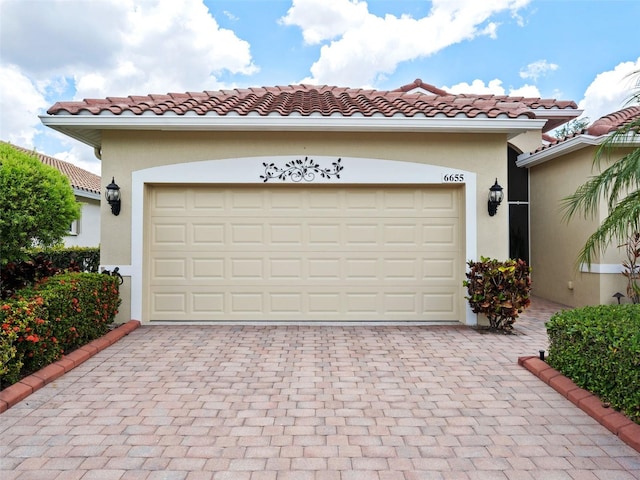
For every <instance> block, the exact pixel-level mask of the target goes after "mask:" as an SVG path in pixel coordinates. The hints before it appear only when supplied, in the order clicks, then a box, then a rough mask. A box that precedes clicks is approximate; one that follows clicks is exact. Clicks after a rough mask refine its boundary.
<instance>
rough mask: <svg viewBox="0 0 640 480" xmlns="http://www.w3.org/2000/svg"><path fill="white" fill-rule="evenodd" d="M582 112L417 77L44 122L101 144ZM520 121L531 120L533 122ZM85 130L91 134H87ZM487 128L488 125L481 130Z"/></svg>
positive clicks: (118, 102) (164, 103)
mask: <svg viewBox="0 0 640 480" xmlns="http://www.w3.org/2000/svg"><path fill="white" fill-rule="evenodd" d="M576 109H577V106H576V104H575V103H574V102H572V101H558V100H554V99H540V98H525V97H508V96H504V95H456V94H451V93H448V92H446V91H444V90H441V89H438V88H436V87H434V86H432V85H429V84H425V83H423V82H422V81H421V80H420V79H416V80H415V81H414V82H413V83H411V84H408V85H405V86H402V87H400V88H399V89H396V90H373V89H362V88H355V89H354V88H346V87H336V86H328V85H324V86H316V85H289V86H276V87H259V88H244V89H240V88H237V89H233V90H217V91H204V92H186V93H168V94H166V95H145V96H128V97H107V98H105V99H86V100H83V101H78V102H58V103H56V104H55V105H53V106H52V107H51V108H50V109H49V110H48V111H47V113H48V116H43V117H41V119H42V122H43V123H44V124H45V125H47V126H50V127H52V128H54V129H56V130H59V131H62V132H63V133H65V134H67V135H70V136H73V137H75V138H78V139H79V140H81V141H83V142H85V143H88V144H89V145H93V146H94V147H99V145H100V143H101V135H100V134H99V130H100V129H106V128H125V126H126V128H129V127H131V128H133V127H134V126H138V127H142V128H147V129H151V128H159V125H160V124H161V125H162V128H174V129H194V130H197V129H208V130H213V129H227V130H231V129H235V130H242V129H245V130H258V129H261V128H264V129H270V130H275V129H298V130H304V129H325V130H326V129H329V130H330V129H338V128H339V129H341V130H348V129H351V130H354V131H355V130H356V129H359V130H361V131H365V130H367V129H375V128H378V129H382V128H387V129H391V128H393V129H396V130H399V129H403V128H404V129H406V130H410V129H413V130H419V129H422V130H426V129H427V128H430V127H432V126H435V125H438V127H437V128H438V129H439V131H445V130H446V128H449V130H448V131H468V130H469V129H470V128H480V126H481V125H482V123H483V121H485V120H495V121H493V122H492V127H491V128H493V129H494V130H493V131H498V128H500V129H502V130H500V131H507V130H506V129H507V126H506V125H507V124H508V125H509V126H510V127H509V128H520V129H521V130H520V131H524V130H526V129H527V128H528V129H531V128H542V129H543V131H547V130H549V129H552V128H555V127H556V126H557V125H560V124H562V123H565V122H566V121H568V120H570V119H572V118H575V117H576V116H578V115H579V114H580V112H579V111H578V110H576ZM70 116H71V117H73V118H69V117H70ZM158 117H161V118H162V120H160V119H159V118H158ZM116 119H117V120H116ZM399 120H402V122H400V121H399ZM469 120H474V122H471V123H470V122H469ZM514 120H518V121H529V122H528V123H527V124H526V125H527V126H525V123H522V125H520V124H517V123H514ZM532 120H537V122H531V121H532ZM445 121H446V123H445ZM505 121H508V122H505ZM501 122H502V123H501ZM445 125H446V127H445ZM514 125H516V127H514ZM82 128H85V129H86V131H84V132H82V131H80V130H81V129H82ZM456 129H457V130H456ZM487 129H488V127H487V126H483V127H482V128H481V129H480V130H477V131H487Z"/></svg>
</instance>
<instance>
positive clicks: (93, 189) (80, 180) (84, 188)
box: [1, 142, 101, 196]
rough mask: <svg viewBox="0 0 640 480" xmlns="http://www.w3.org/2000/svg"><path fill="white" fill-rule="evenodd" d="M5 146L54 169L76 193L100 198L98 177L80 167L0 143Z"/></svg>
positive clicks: (33, 151)
mask: <svg viewBox="0 0 640 480" xmlns="http://www.w3.org/2000/svg"><path fill="white" fill-rule="evenodd" d="M1 143H4V144H6V145H11V146H12V147H13V148H15V149H16V150H19V151H21V152H24V153H27V154H29V155H34V156H36V157H37V158H38V159H39V160H40V161H41V162H42V163H44V164H45V165H49V166H50V167H53V168H55V169H56V170H58V171H59V172H60V173H62V174H63V175H64V176H65V177H67V178H68V179H69V182H70V183H71V186H72V187H73V189H74V190H76V191H78V192H87V193H93V194H96V195H98V196H100V190H101V186H100V176H98V175H96V174H94V173H91V172H89V171H87V170H84V169H82V168H80V167H76V166H75V165H74V164H72V163H69V162H65V161H63V160H59V159H57V158H54V157H50V156H48V155H44V154H43V153H38V152H36V151H35V150H29V149H27V148H23V147H18V146H17V145H13V144H11V143H8V142H1Z"/></svg>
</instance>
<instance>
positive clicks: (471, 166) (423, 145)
mask: <svg viewBox="0 0 640 480" xmlns="http://www.w3.org/2000/svg"><path fill="white" fill-rule="evenodd" d="M270 155H272V156H277V155H301V156H305V155H309V156H311V157H313V156H314V155H316V156H335V157H359V158H373V159H384V160H398V161H406V162H418V163H425V164H432V165H442V166H448V167H451V168H456V169H463V170H467V171H472V172H476V173H477V193H476V195H477V212H475V213H476V216H477V224H478V238H477V245H478V256H487V257H494V258H500V259H504V258H507V256H508V252H509V245H508V240H509V235H508V209H507V208H505V206H504V205H503V206H502V208H500V209H498V213H497V215H496V216H495V217H489V215H488V213H487V195H488V192H489V188H490V187H491V185H493V182H494V180H495V178H496V177H497V178H498V180H499V182H501V184H502V185H506V183H507V161H506V155H507V137H506V135H504V134H471V135H470V134H464V135H463V134H422V133H406V134H391V133H375V134H371V133H342V132H331V133H325V132H317V133H308V132H301V133H298V132H149V131H139V132H130V131H126V132H122V131H107V132H104V133H103V145H102V179H103V183H104V184H105V186H106V184H107V183H109V182H110V181H111V177H112V176H113V177H115V179H116V182H117V183H118V184H119V185H120V188H121V193H122V211H121V213H120V215H119V216H118V217H115V216H113V215H111V214H105V212H106V211H107V210H106V209H108V205H106V202H103V203H105V206H103V216H102V224H101V232H102V234H101V235H102V236H101V249H102V250H101V263H102V264H106V265H130V264H131V260H132V259H131V231H130V228H129V227H130V225H131V193H130V192H131V174H132V172H134V171H136V170H141V169H146V168H150V167H154V166H159V165H171V164H179V163H189V162H195V161H204V160H215V159H225V158H241V157H252V156H270ZM185 168H186V167H185ZM203 183H206V180H204V181H203ZM505 195H506V191H505ZM127 285H128V284H127V283H125V285H123V288H122V290H123V305H122V308H121V314H120V317H119V320H125V319H126V318H127V316H128V315H129V311H128V305H129V301H128V299H129V297H128V295H129V292H128V287H127ZM125 298H126V300H125Z"/></svg>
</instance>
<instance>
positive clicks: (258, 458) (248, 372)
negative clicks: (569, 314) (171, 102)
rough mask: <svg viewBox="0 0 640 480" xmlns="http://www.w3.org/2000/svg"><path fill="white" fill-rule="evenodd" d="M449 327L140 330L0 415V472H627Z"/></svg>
mask: <svg viewBox="0 0 640 480" xmlns="http://www.w3.org/2000/svg"><path fill="white" fill-rule="evenodd" d="M560 308H561V306H559V305H556V304H552V303H548V302H545V301H542V300H539V299H534V303H533V306H532V307H531V308H530V309H529V310H528V311H527V312H525V314H524V315H523V316H522V317H521V318H520V319H519V320H518V321H517V322H516V324H515V326H516V335H495V334H488V333H482V332H480V331H478V330H475V329H472V328H467V327H462V326H434V327H428V326H424V327H423V326H363V325H350V326H313V325H310V326H309V325H304V326H293V325H291V326H268V325H265V326H180V325H176V326H152V327H147V326H144V327H141V328H139V329H137V330H135V331H134V332H132V333H131V334H130V335H128V336H127V337H125V338H123V339H122V340H120V341H119V342H117V343H116V344H114V345H112V346H111V347H109V348H107V349H106V350H103V351H102V352H100V353H98V354H97V355H96V356H94V357H93V358H91V359H89V360H88V361H87V362H85V363H83V364H82V365H80V366H79V367H77V368H76V369H74V370H72V371H70V372H68V373H67V374H65V375H64V376H62V377H60V378H59V379H57V380H55V381H54V382H52V383H50V384H49V385H47V386H45V387H44V388H42V389H41V390H38V391H37V392H35V393H34V394H32V395H31V396H29V397H28V398H26V399H25V400H23V401H22V402H20V403H19V404H17V405H15V406H14V407H12V408H11V409H9V410H7V411H6V412H4V413H3V414H2V415H0V478H2V479H3V480H11V479H33V480H37V479H46V480H53V479H81V480H93V479H95V480H102V479H104V480H112V479H113V480H125V479H136V480H138V479H139V480H155V479H167V480H173V479H176V480H186V479H188V480H192V479H193V480H195V479H211V480H223V479H233V480H285V479H296V480H323V479H330V480H369V479H373V480H387V479H393V480H414V479H464V480H467V479H469V480H474V479H491V480H495V479H497V480H501V479H509V480H520V479H523V480H525V479H545V480H556V479H567V480H568V479H573V480H590V479H596V480H616V479H639V478H640V455H639V454H638V453H637V452H636V451H635V450H634V449H632V448H631V447H629V446H627V445H626V444H625V443H623V442H622V441H621V440H620V439H618V437H617V436H615V435H613V434H612V433H610V432H609V431H608V430H607V429H606V428H604V427H603V426H601V425H600V424H598V423H597V422H596V421H595V420H593V419H592V418H591V417H589V416H588V415H587V414H585V413H584V412H583V411H582V410H580V409H579V408H577V407H576V406H574V405H573V404H572V403H570V402H569V401H568V400H567V399H565V398H564V397H563V396H561V395H560V394H559V393H557V392H556V391H555V390H553V389H552V388H551V387H549V386H548V385H546V384H545V383H544V382H542V381H541V380H540V379H538V378H537V377H535V376H534V375H532V374H531V373H530V372H528V371H527V370H526V369H524V368H522V367H520V366H518V365H517V358H518V357H519V356H524V355H537V354H538V351H539V350H541V349H546V347H547V339H546V333H545V330H544V322H545V321H546V320H547V319H548V318H549V316H550V315H551V314H552V313H553V312H555V311H557V310H559V309H560Z"/></svg>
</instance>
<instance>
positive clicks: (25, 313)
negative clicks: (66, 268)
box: [0, 273, 120, 386]
mask: <svg viewBox="0 0 640 480" xmlns="http://www.w3.org/2000/svg"><path fill="white" fill-rule="evenodd" d="M119 305H120V298H119V292H118V279H117V278H116V277H112V276H109V275H102V274H97V273H65V274H61V275H55V276H53V277H49V278H47V279H45V280H43V281H42V282H41V283H39V284H37V285H36V286H35V287H32V288H26V289H23V290H21V291H20V292H19V293H18V295H16V296H15V297H14V298H12V299H9V300H7V301H5V302H4V303H3V304H2V306H1V307H0V325H1V326H2V336H1V337H0V360H1V361H2V362H3V363H2V364H1V365H0V385H2V386H6V385H10V384H12V383H15V382H16V381H18V380H19V379H20V378H22V377H24V376H25V375H28V374H30V373H33V372H35V371H36V370H39V369H40V368H42V367H44V366H46V365H48V364H50V363H51V362H53V361H55V360H57V359H59V358H60V357H61V356H62V355H63V354H65V353H69V352H71V351H73V350H75V349H76V348H78V347H80V346H82V345H85V344H87V343H88V342H90V341H92V340H95V339H96V338H99V337H101V336H102V335H104V334H105V333H107V332H108V331H109V325H110V324H111V323H112V322H113V320H114V318H115V315H116V313H117V311H118V310H117V309H118V306H119ZM5 358H6V360H5Z"/></svg>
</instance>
